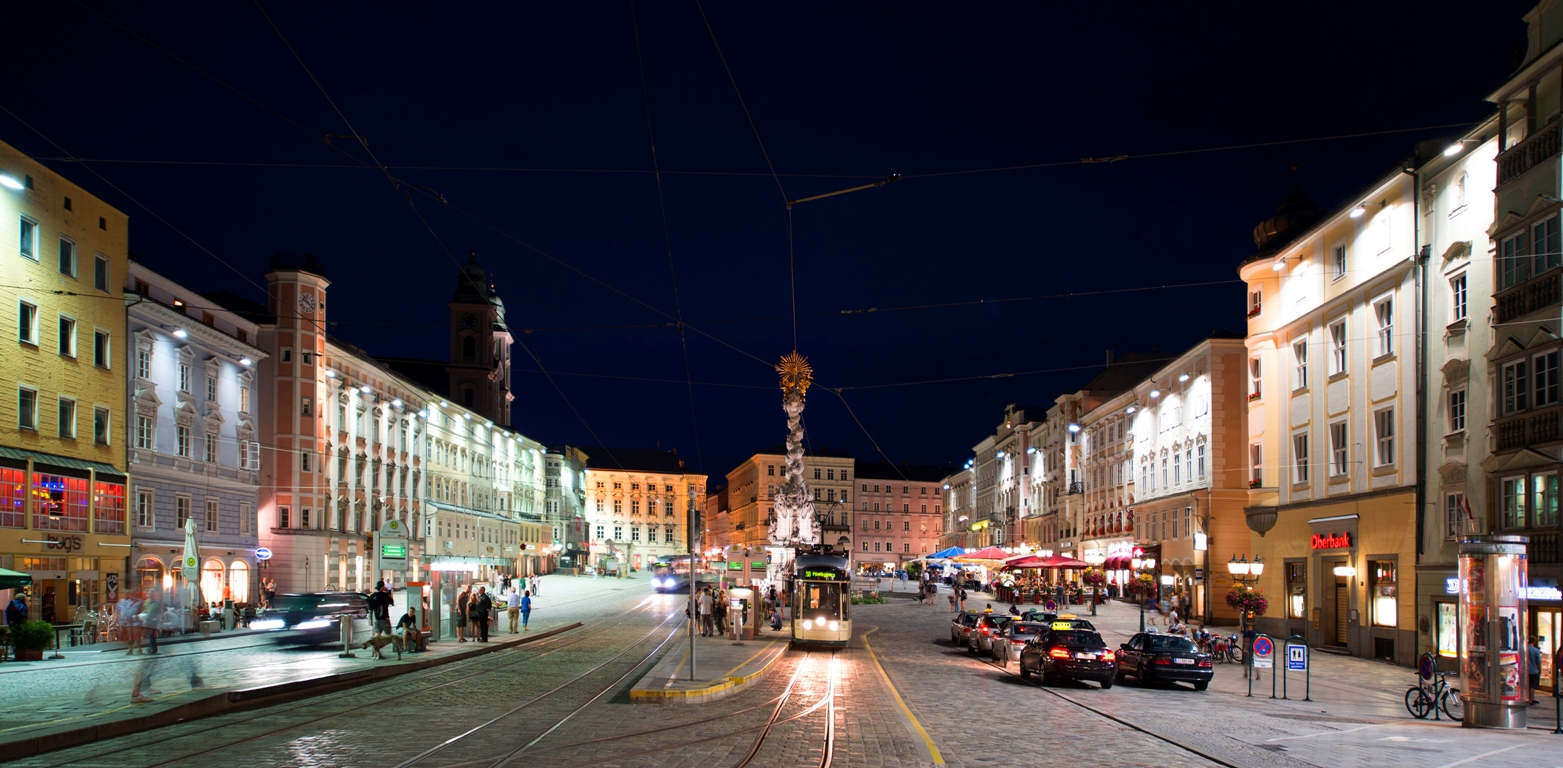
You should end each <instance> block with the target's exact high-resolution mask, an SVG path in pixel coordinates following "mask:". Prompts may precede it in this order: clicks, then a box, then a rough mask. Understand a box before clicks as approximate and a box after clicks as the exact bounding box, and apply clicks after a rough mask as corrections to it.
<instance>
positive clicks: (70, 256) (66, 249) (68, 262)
mask: <svg viewBox="0 0 1563 768" xmlns="http://www.w3.org/2000/svg"><path fill="white" fill-rule="evenodd" d="M60 274H62V275H70V276H71V277H75V276H76V244H75V243H73V242H71V241H69V240H66V239H65V238H63V237H62V238H60Z"/></svg>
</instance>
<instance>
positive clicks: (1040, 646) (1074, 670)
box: [1020, 629, 1118, 689]
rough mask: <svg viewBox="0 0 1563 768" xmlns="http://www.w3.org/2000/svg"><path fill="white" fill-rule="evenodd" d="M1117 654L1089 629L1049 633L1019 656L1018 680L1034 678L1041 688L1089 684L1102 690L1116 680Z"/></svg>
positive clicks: (1053, 630) (1033, 642)
mask: <svg viewBox="0 0 1563 768" xmlns="http://www.w3.org/2000/svg"><path fill="white" fill-rule="evenodd" d="M1117 657H1118V654H1117V653H1115V652H1114V651H1113V650H1112V649H1111V648H1108V647H1107V643H1106V642H1104V641H1103V640H1102V636H1101V635H1099V634H1097V633H1096V632H1093V631H1091V630H1088V629H1062V630H1060V629H1050V630H1048V631H1047V632H1044V633H1043V634H1042V635H1041V636H1039V637H1038V638H1037V639H1035V640H1032V641H1030V642H1028V643H1026V646H1025V648H1024V649H1022V650H1021V652H1020V676H1021V677H1022V678H1028V677H1030V676H1031V675H1036V676H1037V677H1040V678H1042V682H1043V684H1047V683H1051V682H1054V681H1057V680H1090V681H1093V682H1095V683H1097V684H1098V685H1100V686H1101V687H1102V688H1103V689H1107V688H1111V687H1113V680H1114V679H1116V678H1117V672H1118V664H1117Z"/></svg>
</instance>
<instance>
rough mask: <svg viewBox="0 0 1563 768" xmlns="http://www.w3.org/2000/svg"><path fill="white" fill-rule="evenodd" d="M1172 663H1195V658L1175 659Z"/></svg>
mask: <svg viewBox="0 0 1563 768" xmlns="http://www.w3.org/2000/svg"><path fill="white" fill-rule="evenodd" d="M1172 663H1173V664H1193V663H1194V660H1193V659H1173V660H1172Z"/></svg>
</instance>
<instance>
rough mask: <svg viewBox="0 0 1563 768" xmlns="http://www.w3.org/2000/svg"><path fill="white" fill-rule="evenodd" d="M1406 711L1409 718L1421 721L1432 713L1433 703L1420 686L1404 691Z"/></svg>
mask: <svg viewBox="0 0 1563 768" xmlns="http://www.w3.org/2000/svg"><path fill="white" fill-rule="evenodd" d="M1406 711H1407V712H1410V713H1411V716H1412V717H1414V718H1416V719H1418V720H1421V719H1423V718H1425V717H1427V715H1428V713H1429V712H1432V711H1433V701H1432V699H1431V698H1429V697H1428V695H1427V691H1426V690H1424V689H1423V688H1422V686H1420V685H1417V686H1412V687H1410V688H1407V689H1406Z"/></svg>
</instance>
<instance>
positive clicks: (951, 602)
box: [950, 589, 955, 613]
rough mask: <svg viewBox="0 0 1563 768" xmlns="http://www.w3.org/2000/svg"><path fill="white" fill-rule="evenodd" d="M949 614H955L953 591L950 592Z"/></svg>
mask: <svg viewBox="0 0 1563 768" xmlns="http://www.w3.org/2000/svg"><path fill="white" fill-rule="evenodd" d="M950 613H955V590H953V589H952V590H950Z"/></svg>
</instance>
